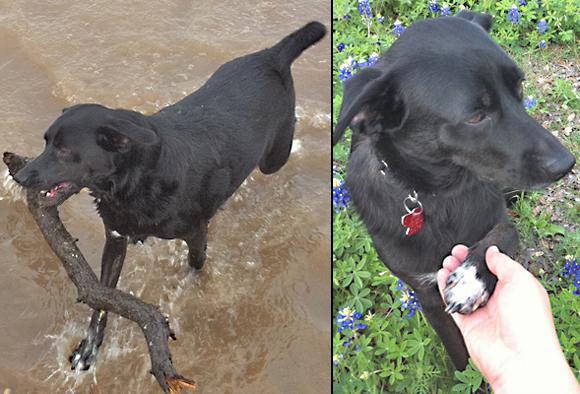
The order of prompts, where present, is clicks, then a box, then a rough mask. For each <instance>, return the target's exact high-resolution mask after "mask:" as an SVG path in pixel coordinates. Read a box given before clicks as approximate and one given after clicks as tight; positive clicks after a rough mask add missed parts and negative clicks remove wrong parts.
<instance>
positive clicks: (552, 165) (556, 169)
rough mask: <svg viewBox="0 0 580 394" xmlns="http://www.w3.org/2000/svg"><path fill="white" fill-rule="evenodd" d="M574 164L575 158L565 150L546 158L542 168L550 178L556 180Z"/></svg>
mask: <svg viewBox="0 0 580 394" xmlns="http://www.w3.org/2000/svg"><path fill="white" fill-rule="evenodd" d="M574 164H576V158H575V157H574V156H572V154H571V153H569V152H565V155H562V156H559V157H553V158H550V159H548V160H547V161H546V164H545V165H544V170H545V171H546V174H547V175H548V176H549V177H550V179H552V180H553V181H557V180H558V179H560V178H562V177H563V176H564V175H566V174H567V173H568V172H570V170H571V169H572V167H574Z"/></svg>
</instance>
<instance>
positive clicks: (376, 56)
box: [366, 53, 379, 67]
mask: <svg viewBox="0 0 580 394" xmlns="http://www.w3.org/2000/svg"><path fill="white" fill-rule="evenodd" d="M378 61H379V54H378V53H373V54H371V55H370V56H369V60H368V61H367V62H366V65H367V66H368V67H370V66H372V65H373V64H375V63H376V62H378Z"/></svg>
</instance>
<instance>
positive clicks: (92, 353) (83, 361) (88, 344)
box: [69, 336, 99, 371]
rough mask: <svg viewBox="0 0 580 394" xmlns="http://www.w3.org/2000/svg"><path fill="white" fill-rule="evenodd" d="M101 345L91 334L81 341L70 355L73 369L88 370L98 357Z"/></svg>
mask: <svg viewBox="0 0 580 394" xmlns="http://www.w3.org/2000/svg"><path fill="white" fill-rule="evenodd" d="M98 350H99V346H98V345H97V343H96V341H94V340H91V338H90V336H89V337H88V338H85V339H83V340H82V341H81V343H80V344H79V346H78V347H77V348H76V349H75V350H74V351H73V352H72V354H71V355H70V357H69V361H70V363H71V369H78V370H81V371H86V370H88V369H89V368H90V367H91V365H92V364H94V362H95V360H96V358H97V352H98Z"/></svg>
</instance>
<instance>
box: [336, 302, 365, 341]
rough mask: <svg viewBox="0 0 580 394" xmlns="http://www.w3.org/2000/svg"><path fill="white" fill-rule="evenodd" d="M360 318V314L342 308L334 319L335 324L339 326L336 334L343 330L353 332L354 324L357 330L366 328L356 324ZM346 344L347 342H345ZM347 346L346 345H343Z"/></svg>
mask: <svg viewBox="0 0 580 394" xmlns="http://www.w3.org/2000/svg"><path fill="white" fill-rule="evenodd" d="M361 317H362V313H360V312H357V311H356V310H354V309H351V308H348V307H346V308H342V309H341V310H339V311H338V317H337V318H336V323H337V324H338V325H339V327H338V332H343V331H344V330H353V331H354V327H355V323H356V329H357V330H364V329H366V328H367V326H366V324H362V323H357V320H359V319H360V318H361ZM347 342H348V341H347ZM349 344H350V343H349ZM344 346H348V345H344Z"/></svg>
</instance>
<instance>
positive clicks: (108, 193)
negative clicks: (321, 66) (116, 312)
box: [14, 22, 326, 370]
mask: <svg viewBox="0 0 580 394" xmlns="http://www.w3.org/2000/svg"><path fill="white" fill-rule="evenodd" d="M325 33H326V29H325V27H324V26H323V25H322V24H321V23H318V22H311V23H309V24H307V25H306V26H304V27H303V28H301V29H299V30H297V31H296V32H294V33H292V34H290V35H289V36H287V37H286V38H284V39H282V41H280V42H279V43H278V44H276V45H274V46H273V47H271V48H268V49H264V50H262V51H259V52H256V53H253V54H250V55H247V56H243V57H240V58H237V59H234V60H232V61H230V62H228V63H226V64H224V65H222V66H221V67H220V68H219V69H218V70H217V71H216V72H215V73H214V74H213V75H212V76H211V78H210V79H209V80H208V81H207V82H206V83H205V85H203V86H202V87H201V88H200V89H199V90H198V91H196V92H195V93H193V94H191V95H189V96H187V97H185V98H184V99H183V100H181V101H179V102H178V103H176V104H174V105H171V106H169V107H166V108H164V109H162V110H161V111H159V112H158V113H156V114H153V115H151V116H145V115H142V114H140V113H138V112H134V111H128V110H123V109H110V108H106V107H104V106H101V105H97V104H80V105H75V106H73V107H71V108H68V109H65V110H64V111H63V113H62V115H61V116H60V117H59V118H58V119H57V120H56V121H55V122H54V123H53V124H52V125H51V126H50V127H49V128H48V130H47V131H46V133H45V134H44V139H45V140H46V148H45V150H44V152H43V153H42V154H41V155H40V156H38V157H37V158H36V159H34V160H33V161H32V162H30V163H29V164H28V165H26V167H24V168H23V169H22V170H20V171H19V172H18V173H17V174H16V175H15V177H14V178H15V180H16V181H17V182H18V183H20V184H21V185H23V186H25V187H27V188H32V189H33V190H36V191H38V192H39V193H40V194H41V196H40V202H41V204H43V205H44V206H56V205H59V204H61V203H62V202H64V201H65V200H66V199H67V198H69V197H70V196H71V195H73V194H75V193H77V192H78V191H80V190H81V189H82V188H83V187H87V188H89V189H90V190H91V194H92V196H94V198H95V203H96V205H97V209H98V212H99V214H100V216H101V218H102V219H103V222H104V225H105V234H106V242H105V246H104V250H103V256H102V263H101V264H102V266H101V283H103V284H104V285H106V286H109V287H115V286H116V285H117V281H118V279H119V275H120V273H121V269H122V267H123V261H124V259H125V253H126V250H127V242H137V241H143V240H145V238H147V237H149V236H154V237H159V238H164V239H175V238H179V239H182V240H184V241H185V242H186V243H187V246H188V248H189V257H188V258H189V265H190V266H191V267H193V268H195V269H201V268H202V266H203V263H204V261H205V258H206V253H205V250H206V243H207V239H206V236H207V227H208V221H209V220H210V219H211V218H212V216H213V215H214V214H215V213H216V211H217V209H218V208H219V207H220V206H221V205H222V204H223V203H224V202H225V201H226V200H227V199H228V198H229V197H230V196H231V195H232V194H233V193H234V192H235V191H236V189H237V188H238V187H239V186H240V185H241V184H242V182H243V181H244V180H245V179H246V177H247V176H248V175H249V174H250V173H251V172H252V171H253V170H254V169H255V168H256V167H259V168H260V170H261V171H262V172H263V173H264V174H272V173H274V172H276V171H278V170H279V169H280V168H281V167H282V166H283V165H284V164H285V163H286V162H287V160H288V157H289V155H290V151H291V148H292V140H293V136H294V126H295V121H296V120H295V93H294V85H293V80H292V75H291V70H290V68H291V64H292V62H293V61H294V60H295V59H296V58H297V57H298V56H300V54H301V53H302V52H303V51H304V50H305V49H306V48H308V47H310V46H311V45H313V44H315V43H316V42H317V41H319V40H320V39H322V37H323V36H324V35H325ZM106 324H107V312H105V311H94V313H93V316H92V319H91V323H90V325H89V328H88V334H87V336H86V338H85V339H84V340H83V341H82V342H81V344H80V345H79V346H78V348H77V349H76V350H75V351H74V352H73V354H72V355H71V357H70V360H71V363H72V368H73V369H75V368H77V369H84V370H86V369H88V368H89V367H90V365H91V364H92V363H93V362H94V361H95V358H96V355H97V351H98V348H99V346H100V344H101V343H102V341H103V335H104V329H105V326H106Z"/></svg>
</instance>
